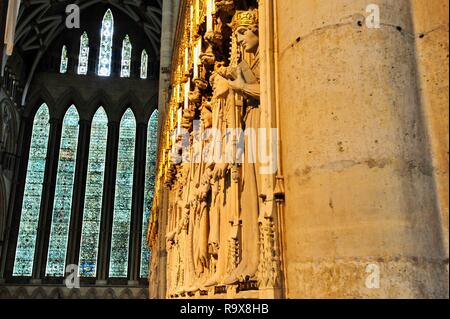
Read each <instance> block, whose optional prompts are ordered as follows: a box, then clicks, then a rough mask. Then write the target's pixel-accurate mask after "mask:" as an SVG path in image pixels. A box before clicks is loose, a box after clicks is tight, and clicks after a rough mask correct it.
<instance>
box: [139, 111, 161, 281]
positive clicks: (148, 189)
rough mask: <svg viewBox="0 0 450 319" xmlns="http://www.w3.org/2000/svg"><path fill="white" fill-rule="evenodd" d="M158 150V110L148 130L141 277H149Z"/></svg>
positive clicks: (153, 114)
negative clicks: (150, 238) (149, 236)
mask: <svg viewBox="0 0 450 319" xmlns="http://www.w3.org/2000/svg"><path fill="white" fill-rule="evenodd" d="M157 149H158V110H155V111H153V113H152V116H151V117H150V121H149V123H148V128H147V152H146V153H147V155H146V157H147V161H146V165H145V185H144V218H143V225H142V241H141V269H140V276H141V278H145V277H147V276H148V263H149V260H150V251H149V249H148V246H147V228H148V221H149V220H150V212H151V209H152V202H153V192H154V188H155V169H156V155H157V152H156V151H157Z"/></svg>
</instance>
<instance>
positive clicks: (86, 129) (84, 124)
mask: <svg viewBox="0 0 450 319" xmlns="http://www.w3.org/2000/svg"><path fill="white" fill-rule="evenodd" d="M90 132H91V123H90V122H89V121H86V120H81V121H80V128H79V138H78V148H77V163H76V170H75V179H74V193H73V194H74V195H73V199H72V212H71V218H70V227H69V239H68V250H67V264H77V265H78V260H79V255H80V245H81V231H82V226H83V210H84V200H85V192H86V176H87V168H88V160H89V138H90Z"/></svg>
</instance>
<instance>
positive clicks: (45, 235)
mask: <svg viewBox="0 0 450 319" xmlns="http://www.w3.org/2000/svg"><path fill="white" fill-rule="evenodd" d="M61 134H62V121H61V120H60V119H50V133H49V143H48V150H47V162H46V164H45V174H44V185H43V188H42V197H41V211H40V217H39V224H38V233H37V237H36V251H35V256H34V267H33V276H32V278H33V280H36V279H42V278H44V277H45V268H46V265H47V252H48V246H49V239H50V229H51V227H50V226H51V221H52V210H53V200H54V197H55V186H56V175H57V171H58V156H59V148H60V144H61Z"/></svg>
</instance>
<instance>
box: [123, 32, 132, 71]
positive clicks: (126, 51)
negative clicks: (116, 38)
mask: <svg viewBox="0 0 450 319" xmlns="http://www.w3.org/2000/svg"><path fill="white" fill-rule="evenodd" d="M131 49H132V46H131V42H130V37H129V36H128V35H126V36H125V39H123V43H122V62H121V68H120V77H122V78H129V77H130V74H131V71H130V70H131Z"/></svg>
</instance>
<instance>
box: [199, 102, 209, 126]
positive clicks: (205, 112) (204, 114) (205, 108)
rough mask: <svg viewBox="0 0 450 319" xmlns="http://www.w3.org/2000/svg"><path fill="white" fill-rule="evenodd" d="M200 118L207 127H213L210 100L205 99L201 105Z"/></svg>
mask: <svg viewBox="0 0 450 319" xmlns="http://www.w3.org/2000/svg"><path fill="white" fill-rule="evenodd" d="M200 118H201V120H202V123H203V126H204V127H205V128H210V127H212V111H211V105H210V104H209V102H207V101H205V102H204V103H202V105H201V107H200Z"/></svg>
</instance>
